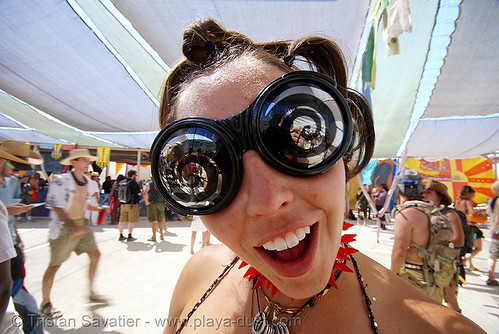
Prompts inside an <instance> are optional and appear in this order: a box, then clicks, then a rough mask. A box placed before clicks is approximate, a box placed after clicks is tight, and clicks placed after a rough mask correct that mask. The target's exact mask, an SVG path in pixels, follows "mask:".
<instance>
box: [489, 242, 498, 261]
mask: <svg viewBox="0 0 499 334" xmlns="http://www.w3.org/2000/svg"><path fill="white" fill-rule="evenodd" d="M490 257H492V258H494V259H499V240H497V239H492V240H491V243H490Z"/></svg>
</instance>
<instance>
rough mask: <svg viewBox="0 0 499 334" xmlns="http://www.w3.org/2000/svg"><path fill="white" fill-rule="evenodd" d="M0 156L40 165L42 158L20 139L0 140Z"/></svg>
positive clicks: (21, 162)
mask: <svg viewBox="0 0 499 334" xmlns="http://www.w3.org/2000/svg"><path fill="white" fill-rule="evenodd" d="M0 158H1V159H5V160H9V161H12V162H17V163H20V164H25V165H41V164H43V158H42V156H41V155H40V154H38V153H36V152H35V151H33V150H32V149H31V145H30V144H29V143H27V142H24V141H21V140H10V139H9V140H2V141H0Z"/></svg>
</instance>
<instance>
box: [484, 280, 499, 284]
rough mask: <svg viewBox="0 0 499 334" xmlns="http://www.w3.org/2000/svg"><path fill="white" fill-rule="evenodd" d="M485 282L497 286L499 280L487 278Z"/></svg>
mask: <svg viewBox="0 0 499 334" xmlns="http://www.w3.org/2000/svg"><path fill="white" fill-rule="evenodd" d="M485 283H487V285H488V286H499V282H498V281H496V280H495V279H494V280H490V279H488V280H487V282H485Z"/></svg>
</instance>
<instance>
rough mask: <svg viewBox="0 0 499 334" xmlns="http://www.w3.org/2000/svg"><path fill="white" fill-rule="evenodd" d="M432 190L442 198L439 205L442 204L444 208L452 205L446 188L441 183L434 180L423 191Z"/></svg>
mask: <svg viewBox="0 0 499 334" xmlns="http://www.w3.org/2000/svg"><path fill="white" fill-rule="evenodd" d="M428 190H432V191H434V192H437V193H439V194H440V195H441V196H442V200H441V201H440V204H443V205H445V206H448V205H451V203H452V198H451V197H450V196H449V193H448V191H447V186H446V185H445V184H443V183H440V182H438V181H435V180H430V181H429V182H428V183H427V184H426V186H425V187H424V190H423V191H428Z"/></svg>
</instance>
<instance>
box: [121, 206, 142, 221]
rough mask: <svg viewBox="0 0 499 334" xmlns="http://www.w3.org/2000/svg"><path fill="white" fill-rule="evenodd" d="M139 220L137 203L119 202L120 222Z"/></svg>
mask: <svg viewBox="0 0 499 334" xmlns="http://www.w3.org/2000/svg"><path fill="white" fill-rule="evenodd" d="M137 221H139V205H138V204H133V206H132V204H121V209H120V222H123V223H126V222H129V223H135V222H137Z"/></svg>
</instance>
